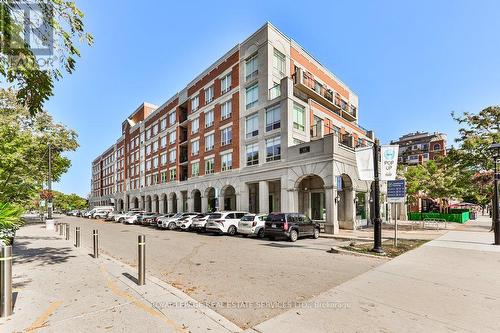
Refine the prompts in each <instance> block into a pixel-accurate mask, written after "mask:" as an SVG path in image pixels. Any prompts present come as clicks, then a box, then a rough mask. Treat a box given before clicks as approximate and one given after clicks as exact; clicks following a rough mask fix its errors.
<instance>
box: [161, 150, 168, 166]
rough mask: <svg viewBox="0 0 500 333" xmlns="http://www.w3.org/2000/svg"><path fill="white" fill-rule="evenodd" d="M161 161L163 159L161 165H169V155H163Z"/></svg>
mask: <svg viewBox="0 0 500 333" xmlns="http://www.w3.org/2000/svg"><path fill="white" fill-rule="evenodd" d="M160 159H161V165H165V164H167V154H166V153H163V154H161V156H160Z"/></svg>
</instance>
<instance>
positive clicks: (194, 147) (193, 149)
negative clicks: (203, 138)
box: [191, 140, 200, 156]
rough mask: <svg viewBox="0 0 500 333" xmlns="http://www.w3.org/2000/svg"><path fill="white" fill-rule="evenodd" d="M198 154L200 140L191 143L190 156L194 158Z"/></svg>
mask: <svg viewBox="0 0 500 333" xmlns="http://www.w3.org/2000/svg"><path fill="white" fill-rule="evenodd" d="M199 152H200V140H196V141H193V142H192V143H191V155H192V156H196V155H198V154H199Z"/></svg>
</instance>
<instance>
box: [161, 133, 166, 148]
mask: <svg viewBox="0 0 500 333" xmlns="http://www.w3.org/2000/svg"><path fill="white" fill-rule="evenodd" d="M160 144H161V147H162V148H165V147H166V146H167V137H166V136H162V137H161V139H160Z"/></svg>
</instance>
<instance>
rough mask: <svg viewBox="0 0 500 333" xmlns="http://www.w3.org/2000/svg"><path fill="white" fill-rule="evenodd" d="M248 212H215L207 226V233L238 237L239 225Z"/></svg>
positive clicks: (209, 218)
mask: <svg viewBox="0 0 500 333" xmlns="http://www.w3.org/2000/svg"><path fill="white" fill-rule="evenodd" d="M247 214H248V213H247V212H215V213H212V214H210V216H209V217H208V220H207V224H206V226H205V228H206V230H207V232H215V233H223V234H228V235H230V236H234V235H236V232H237V231H238V223H239V222H240V220H241V218H242V217H243V216H245V215H247Z"/></svg>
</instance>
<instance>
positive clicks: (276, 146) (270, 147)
mask: <svg viewBox="0 0 500 333" xmlns="http://www.w3.org/2000/svg"><path fill="white" fill-rule="evenodd" d="M279 159H281V137H279V136H277V137H275V138H271V139H267V140H266V161H267V162H269V161H276V160H279Z"/></svg>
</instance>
